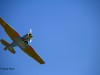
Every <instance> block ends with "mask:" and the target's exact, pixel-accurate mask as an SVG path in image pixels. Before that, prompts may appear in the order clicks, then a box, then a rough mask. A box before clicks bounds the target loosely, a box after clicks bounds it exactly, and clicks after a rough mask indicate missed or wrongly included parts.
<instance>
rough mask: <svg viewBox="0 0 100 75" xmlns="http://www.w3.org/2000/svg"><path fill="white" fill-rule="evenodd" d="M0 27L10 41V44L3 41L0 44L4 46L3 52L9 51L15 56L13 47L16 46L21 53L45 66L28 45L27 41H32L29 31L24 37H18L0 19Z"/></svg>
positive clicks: (18, 35) (0, 40)
mask: <svg viewBox="0 0 100 75" xmlns="http://www.w3.org/2000/svg"><path fill="white" fill-rule="evenodd" d="M0 25H1V26H2V27H3V28H4V30H5V32H6V33H7V34H8V36H9V37H10V38H11V39H12V41H13V42H12V43H8V42H6V41H5V40H3V39H0V42H1V43H2V44H3V45H4V46H5V48H4V50H7V49H8V50H9V51H10V52H11V53H13V54H15V53H16V51H15V50H14V48H13V47H16V46H18V47H19V48H20V49H21V50H22V51H24V52H25V53H26V54H28V55H29V56H30V57H32V58H33V59H35V60H36V61H37V62H38V63H40V64H45V62H44V60H43V59H42V58H41V57H40V56H39V55H38V54H37V53H36V52H35V50H34V49H33V48H32V47H31V46H30V45H29V44H28V41H31V39H32V37H33V36H32V33H31V30H30V32H29V33H27V34H26V35H24V36H20V34H18V33H17V32H16V31H15V30H14V29H13V28H12V27H10V25H8V24H7V23H6V22H5V21H4V20H3V19H2V18H0Z"/></svg>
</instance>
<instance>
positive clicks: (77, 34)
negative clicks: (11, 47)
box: [0, 0, 100, 75]
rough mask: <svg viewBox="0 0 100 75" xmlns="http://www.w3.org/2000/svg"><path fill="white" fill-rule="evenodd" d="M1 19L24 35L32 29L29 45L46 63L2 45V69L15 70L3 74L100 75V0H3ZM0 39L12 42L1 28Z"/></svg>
mask: <svg viewBox="0 0 100 75" xmlns="http://www.w3.org/2000/svg"><path fill="white" fill-rule="evenodd" d="M0 16H1V17H2V18H3V19H4V20H5V21H6V22H7V23H8V24H9V25H10V26H11V27H13V28H14V29H15V30H16V31H17V32H18V33H19V34H20V35H22V36H23V35H25V34H26V33H28V32H29V29H30V28H31V29H32V31H33V35H34V38H33V42H32V43H29V44H30V45H31V46H32V47H33V48H34V49H35V50H36V52H37V53H38V54H39V55H40V56H41V57H42V58H43V59H44V61H45V62H46V63H45V64H44V65H40V64H39V63H37V62H36V61H35V60H33V59H32V58H31V57H29V56H28V55H27V54H25V53H24V52H23V51H22V50H21V49H20V48H18V47H15V50H16V54H15V55H13V54H11V53H10V52H9V51H4V50H3V48H4V46H3V45H2V44H1V43H0V68H2V67H4V68H9V67H10V68H14V69H15V70H0V75H100V1H99V0H0ZM0 39H5V40H6V41H8V42H9V43H11V42H12V40H11V39H10V38H9V37H8V35H7V34H6V33H5V32H4V30H3V28H2V27H1V26H0Z"/></svg>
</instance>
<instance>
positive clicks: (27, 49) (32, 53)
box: [21, 44, 45, 64]
mask: <svg viewBox="0 0 100 75" xmlns="http://www.w3.org/2000/svg"><path fill="white" fill-rule="evenodd" d="M27 45H28V46H27V47H25V48H24V49H22V48H21V49H22V50H23V51H24V52H25V53H26V54H28V55H29V56H30V57H32V58H33V59H35V60H36V61H37V62H39V63H40V64H44V63H45V62H44V61H43V59H42V58H41V57H40V56H39V55H38V54H37V53H36V52H35V50H34V49H33V48H32V47H31V46H30V45H29V44H27Z"/></svg>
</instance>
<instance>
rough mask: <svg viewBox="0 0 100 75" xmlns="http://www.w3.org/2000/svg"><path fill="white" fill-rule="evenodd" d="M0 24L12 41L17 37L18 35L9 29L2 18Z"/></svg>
mask: <svg viewBox="0 0 100 75" xmlns="http://www.w3.org/2000/svg"><path fill="white" fill-rule="evenodd" d="M0 24H1V26H2V27H3V28H4V29H5V32H6V33H7V34H8V35H9V37H10V38H11V39H12V40H13V39H14V38H16V37H19V36H20V35H19V34H18V33H17V32H16V31H15V30H14V29H13V28H11V27H10V26H9V25H8V24H7V23H6V22H5V21H4V20H3V19H2V18H0Z"/></svg>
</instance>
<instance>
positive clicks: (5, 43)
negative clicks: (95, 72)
mask: <svg viewBox="0 0 100 75" xmlns="http://www.w3.org/2000/svg"><path fill="white" fill-rule="evenodd" d="M0 42H1V43H2V44H3V45H4V46H5V48H4V50H7V46H9V43H8V42H6V41H5V40H3V39H1V40H0ZM8 50H9V51H10V52H11V53H13V54H15V53H16V51H15V50H14V48H13V47H10V48H8Z"/></svg>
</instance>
